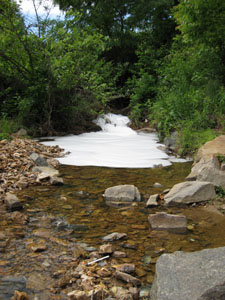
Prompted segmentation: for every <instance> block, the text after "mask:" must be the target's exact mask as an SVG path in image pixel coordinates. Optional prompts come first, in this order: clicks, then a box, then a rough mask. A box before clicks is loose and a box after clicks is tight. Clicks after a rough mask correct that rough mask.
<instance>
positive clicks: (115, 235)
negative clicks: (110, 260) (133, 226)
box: [102, 232, 127, 242]
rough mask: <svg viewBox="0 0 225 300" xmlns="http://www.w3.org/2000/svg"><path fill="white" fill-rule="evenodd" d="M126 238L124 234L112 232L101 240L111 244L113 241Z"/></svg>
mask: <svg viewBox="0 0 225 300" xmlns="http://www.w3.org/2000/svg"><path fill="white" fill-rule="evenodd" d="M126 236H127V234H126V233H119V232H113V233H110V234H108V235H106V236H104V237H103V238H102V239H103V241H107V242H113V241H117V240H121V239H123V238H125V237H126Z"/></svg>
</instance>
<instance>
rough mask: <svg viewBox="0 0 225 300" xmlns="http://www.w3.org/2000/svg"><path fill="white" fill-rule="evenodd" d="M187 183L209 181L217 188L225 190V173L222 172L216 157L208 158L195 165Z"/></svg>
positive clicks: (187, 178)
mask: <svg viewBox="0 0 225 300" xmlns="http://www.w3.org/2000/svg"><path fill="white" fill-rule="evenodd" d="M186 180H187V181H194V180H198V181H208V182H211V183H212V184H214V185H216V186H221V187H222V188H225V172H224V171H223V170H221V167H220V165H219V161H218V159H217V157H216V156H206V157H203V158H202V159H200V161H198V162H197V163H194V165H193V167H192V169H191V173H190V174H189V175H188V176H187V177H186Z"/></svg>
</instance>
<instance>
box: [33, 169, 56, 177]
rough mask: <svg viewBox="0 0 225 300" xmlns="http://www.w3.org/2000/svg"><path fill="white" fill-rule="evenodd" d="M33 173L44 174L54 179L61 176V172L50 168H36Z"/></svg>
mask: <svg viewBox="0 0 225 300" xmlns="http://www.w3.org/2000/svg"><path fill="white" fill-rule="evenodd" d="M32 171H33V172H39V173H44V174H46V175H47V176H49V177H53V176H58V175H59V171H58V170H56V169H54V168H50V167H34V168H33V169H32Z"/></svg>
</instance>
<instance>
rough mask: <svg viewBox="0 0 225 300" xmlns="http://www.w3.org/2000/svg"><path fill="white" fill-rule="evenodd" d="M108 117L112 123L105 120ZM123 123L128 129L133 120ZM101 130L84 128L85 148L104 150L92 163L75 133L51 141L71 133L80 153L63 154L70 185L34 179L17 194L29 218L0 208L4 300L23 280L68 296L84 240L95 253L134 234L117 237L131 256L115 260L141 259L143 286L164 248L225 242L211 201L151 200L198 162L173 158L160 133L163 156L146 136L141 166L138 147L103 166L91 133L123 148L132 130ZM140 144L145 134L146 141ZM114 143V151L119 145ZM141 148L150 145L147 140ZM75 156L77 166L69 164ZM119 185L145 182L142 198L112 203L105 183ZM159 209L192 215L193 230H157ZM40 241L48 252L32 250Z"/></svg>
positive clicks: (40, 292)
mask: <svg viewBox="0 0 225 300" xmlns="http://www.w3.org/2000/svg"><path fill="white" fill-rule="evenodd" d="M108 124H109V123H107V122H106V123H105V124H104V126H105V125H107V126H108ZM123 124H124V123H123ZM126 124H127V123H126ZM119 126H122V127H124V125H116V126H114V125H113V128H111V129H113V130H115V128H117V129H118V128H119V129H121V128H120V127H119ZM111 129H110V130H111ZM123 130H124V131H126V130H127V129H126V127H125V128H123ZM128 131H129V132H130V137H129V139H128V140H129V143H131V142H133V139H134V137H135V138H137V136H138V135H137V136H136V135H135V134H133V133H132V132H131V131H130V130H128ZM103 132H104V131H103ZM91 134H92V133H91ZM95 134H97V137H96V136H95V137H93V135H92V136H91V135H90V136H88V134H84V135H81V139H83V138H84V141H81V144H82V143H83V142H84V145H82V146H81V145H80V144H79V146H78V148H79V152H82V151H83V150H81V149H82V147H84V148H86V150H87V151H88V152H89V153H90V152H91V153H92V154H93V153H94V152H95V155H94V156H95V157H98V159H96V161H97V166H96V165H95V166H93V163H90V161H91V160H90V161H89V160H88V162H89V165H88V166H86V165H84V162H85V159H83V158H82V159H81V160H80V163H79V162H78V163H76V161H75V160H74V159H77V157H79V159H80V158H81V157H80V156H79V155H78V153H76V150H74V149H75V148H74V145H73V142H72V143H71V139H72V137H68V138H67V137H65V138H59V139H56V140H55V141H51V142H45V143H46V144H54V143H58V144H59V145H60V146H62V144H61V143H60V141H62V140H63V139H64V141H65V139H68V140H67V141H66V146H65V145H63V147H64V148H65V150H66V151H71V152H72V153H71V155H68V156H67V157H65V158H61V162H62V163H63V165H61V166H60V169H59V171H60V175H61V176H62V177H63V179H64V183H65V184H64V185H63V186H60V187H54V186H38V187H37V186H33V187H29V188H27V189H24V190H22V191H20V192H18V193H17V195H18V197H19V199H20V200H21V201H22V202H23V204H24V207H25V209H24V211H25V214H26V215H27V216H28V217H29V222H28V223H26V222H24V223H23V222H21V223H20V222H18V223H15V222H13V220H12V219H10V217H8V218H6V217H7V216H5V215H4V213H1V212H0V275H1V277H2V278H4V280H5V281H4V280H3V282H2V283H1V280H0V299H1V300H3V299H4V300H7V299H10V297H11V296H12V290H13V289H14V288H15V287H17V286H18V287H19V288H21V289H23V290H25V291H27V293H28V294H29V296H30V299H31V300H49V299H61V300H63V299H68V298H67V297H66V295H67V293H68V292H69V291H71V290H72V288H71V285H70V284H69V283H68V284H67V283H65V284H62V281H63V280H62V278H63V279H64V280H65V281H66V279H65V278H66V276H64V275H65V274H66V275H68V274H72V272H73V270H74V268H75V266H76V261H77V253H76V246H77V245H80V246H82V247H83V248H85V249H86V251H87V252H91V251H94V250H95V249H98V248H99V246H100V245H102V244H103V241H102V238H103V237H104V236H106V235H107V234H109V233H112V232H121V233H126V234H127V237H126V238H125V239H124V240H120V241H116V242H113V244H114V247H115V249H116V250H117V251H123V252H125V253H126V257H124V258H119V259H117V260H115V259H114V258H110V260H111V261H110V262H111V263H112V264H118V263H133V264H135V266H136V276H137V277H138V278H139V279H141V282H142V286H143V287H149V286H150V285H151V283H152V281H153V277H154V270H155V263H156V261H157V258H158V257H159V256H160V255H161V254H162V253H172V252H174V251H177V250H182V251H196V250H201V249H204V248H214V247H220V246H225V241H224V236H225V220H224V219H225V218H224V217H223V216H221V215H220V214H219V213H218V212H217V211H215V210H214V209H213V208H211V207H210V206H207V207H205V206H204V205H202V206H190V207H188V208H169V209H168V208H164V207H159V208H154V209H152V208H151V209H150V208H146V207H145V202H146V200H147V199H148V197H149V196H150V195H152V194H156V193H160V192H162V191H163V190H165V189H167V188H171V187H172V186H173V185H174V184H176V183H178V182H181V181H183V180H184V178H185V177H186V176H187V175H188V174H189V172H190V169H191V162H173V163H171V161H172V160H173V158H172V159H171V158H170V157H169V156H168V155H167V154H165V153H164V152H162V151H161V150H159V149H157V146H158V144H157V138H156V135H154V136H153V137H154V138H153V139H154V145H152V146H151V147H155V148H154V151H153V152H154V154H155V158H156V162H154V160H153V159H148V158H146V152H147V151H148V150H147V148H148V147H149V145H148V143H146V142H144V143H146V144H145V146H146V147H144V148H145V151H144V154H143V155H142V154H141V153H140V152H139V153H138V155H137V163H136V165H134V164H133V161H134V160H136V156H135V157H133V155H134V153H132V154H129V155H127V160H126V167H121V166H120V167H116V166H114V167H109V166H107V167H106V166H105V162H107V163H108V164H113V163H112V161H109V157H108V158H106V159H105V157H103V160H102V161H103V166H99V164H100V158H101V154H96V147H94V148H92V149H90V147H89V146H87V139H89V138H91V139H92V140H93V139H95V138H98V139H100V141H101V143H102V145H103V144H110V143H109V141H112V140H114V141H115V140H116V141H117V142H118V144H117V145H118V147H119V146H120V147H122V146H121V145H120V144H121V140H120V141H119V138H120V137H121V138H122V140H124V139H125V137H124V135H123V134H118V132H117V133H116V135H113V134H112V133H111V132H110V133H109V132H107V131H106V135H108V137H107V138H108V142H105V141H104V142H103V137H101V135H103V134H102V132H99V133H95ZM146 135H147V134H144V135H143V134H141V138H143V136H144V137H145V138H147V137H149V136H146ZM128 136H129V135H128ZM74 138H75V139H77V138H78V137H77V136H74ZM104 138H105V137H104ZM69 141H70V142H69ZM76 143H77V141H76ZM140 143H141V142H140V140H139V146H141V145H140ZM108 146H109V145H108ZM118 147H115V148H118ZM124 147H125V146H124ZM129 147H131V144H130V146H129ZM99 148H102V147H99ZM109 148H110V149H111V150H112V146H109ZM141 148H143V147H139V149H141ZM120 149H121V148H120ZM158 150H159V152H158ZM135 151H136V150H135ZM161 152H162V153H161ZM125 153H126V150H125ZM135 153H136V152H135ZM135 155H136V154H135ZM89 156H91V155H89ZM125 156H126V155H125ZM110 157H113V161H115V157H119V158H118V160H121V161H123V162H124V160H123V158H121V157H122V156H121V151H120V153H119V155H118V153H117V154H115V153H114V154H112V155H110ZM138 158H140V160H138ZM90 159H93V157H90ZM69 162H70V164H74V165H68V163H69ZM72 162H73V163H72ZM144 162H145V163H146V164H144ZM150 163H151V164H152V166H153V165H163V166H164V167H162V166H161V167H158V168H150V167H149V165H150ZM138 165H139V166H138ZM131 166H132V167H131ZM140 166H141V167H140ZM155 182H159V183H160V184H161V185H162V187H158V188H155V187H154V186H153V185H154V183H155ZM119 184H134V185H135V186H137V187H138V189H139V191H140V192H141V194H142V201H141V202H139V203H135V206H130V207H125V208H124V207H120V208H115V207H109V206H107V205H106V204H105V202H104V199H103V196H102V194H103V193H104V190H105V189H106V188H108V187H110V186H114V185H119ZM157 211H166V212H168V213H173V214H178V213H182V214H184V215H185V216H187V218H188V232H187V234H175V233H170V232H167V231H153V230H151V228H150V225H149V223H148V220H147V217H148V215H149V214H150V213H155V212H157ZM40 244H41V245H43V246H44V247H43V249H42V250H43V251H37V252H36V251H32V249H34V248H32V247H35V246H37V245H39V246H40ZM1 277H0V279H1ZM70 279H71V277H70ZM7 280H8V281H7ZM60 280H61V281H60ZM110 280H111V281H112V285H113V284H114V285H115V284H116V282H117V280H116V279H115V278H114V279H111V278H110ZM106 281H107V279H106ZM25 282H26V284H25ZM120 285H121V282H120ZM25 286H26V288H25Z"/></svg>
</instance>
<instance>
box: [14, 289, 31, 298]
mask: <svg viewBox="0 0 225 300" xmlns="http://www.w3.org/2000/svg"><path fill="white" fill-rule="evenodd" d="M12 300H29V297H28V296H27V294H26V293H24V292H19V291H15V292H14V297H13V299H12Z"/></svg>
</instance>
